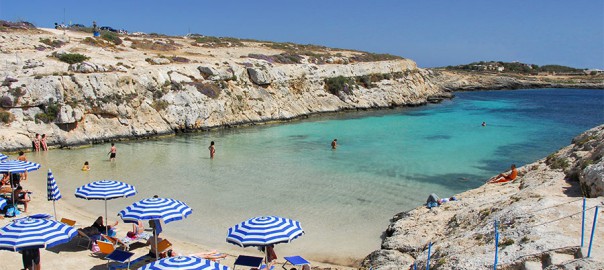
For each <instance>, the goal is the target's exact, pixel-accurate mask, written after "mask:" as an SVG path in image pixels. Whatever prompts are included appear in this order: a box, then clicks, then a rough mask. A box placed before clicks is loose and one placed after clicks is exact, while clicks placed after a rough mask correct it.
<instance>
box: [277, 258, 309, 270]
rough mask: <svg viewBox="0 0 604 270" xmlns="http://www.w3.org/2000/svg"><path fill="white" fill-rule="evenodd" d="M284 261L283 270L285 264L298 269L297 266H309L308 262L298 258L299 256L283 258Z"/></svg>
mask: <svg viewBox="0 0 604 270" xmlns="http://www.w3.org/2000/svg"><path fill="white" fill-rule="evenodd" d="M283 258H284V259H285V263H284V264H283V266H282V267H283V269H287V268H285V265H286V264H288V263H289V264H291V265H293V266H294V267H298V266H302V267H304V265H308V266H310V262H308V261H307V260H306V259H304V258H302V257H300V256H290V257H283Z"/></svg>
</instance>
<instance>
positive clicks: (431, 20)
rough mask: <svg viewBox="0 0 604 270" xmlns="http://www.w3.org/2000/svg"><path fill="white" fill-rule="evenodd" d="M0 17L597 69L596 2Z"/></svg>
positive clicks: (166, 9) (61, 11)
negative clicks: (94, 22)
mask: <svg viewBox="0 0 604 270" xmlns="http://www.w3.org/2000/svg"><path fill="white" fill-rule="evenodd" d="M0 19H1V20H8V21H16V20H24V21H29V22H31V23H34V24H35V25H36V26H38V27H53V25H54V23H55V22H58V23H61V22H63V21H64V22H65V23H67V24H68V23H70V22H71V23H80V24H84V25H86V26H90V25H91V24H92V21H96V22H97V23H98V25H99V26H111V27H113V28H116V29H125V30H128V31H131V32H136V31H141V32H146V33H162V34H168V35H185V34H187V33H199V34H203V35H208V36H219V37H237V38H248V39H257V40H267V41H277V42H294V43H300V44H315V45H323V46H328V47H335V48H344V49H354V50H361V51H368V52H372V53H388V54H393V55H399V56H402V57H405V58H409V59H412V60H414V61H416V62H417V63H418V66H420V67H439V66H448V65H459V64H467V63H470V62H475V61H491V60H493V61H504V62H512V61H519V62H523V63H529V64H537V65H547V64H559V65H566V66H571V67H576V68H597V69H604V0H572V1H561V0H547V1H546V0H532V1H529V0H505V1H504V0H489V1H481V0H457V1H445V0H440V1H437V0H425V1H407V0H382V1H380V0H374V1H367V0H363V1H361V0H347V1H346V0H255V1H250V0H241V1H239V0H238V1H229V0H220V1H216V0H215V1H205V0H197V1H194V0H182V1H179V0H172V1H166V0H163V1H156V0H146V1H140V0H133V1H114V0H103V1H81V0H80V1H61V0H54V1H47V0H44V1H37V0H28V1H23V0H20V1H17V0H0Z"/></svg>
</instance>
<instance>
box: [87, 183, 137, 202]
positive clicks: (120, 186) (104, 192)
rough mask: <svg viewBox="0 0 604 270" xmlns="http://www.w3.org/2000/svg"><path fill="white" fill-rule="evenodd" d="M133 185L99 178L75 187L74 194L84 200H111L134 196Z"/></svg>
mask: <svg viewBox="0 0 604 270" xmlns="http://www.w3.org/2000/svg"><path fill="white" fill-rule="evenodd" d="M135 194H136V189H135V188H134V186H133V185H130V184H126V183H123V182H120V181H114V180H100V181H96V182H92V183H88V184H86V185H83V186H81V187H79V188H77V189H76V191H75V196H76V197H78V198H81V199H86V200H111V199H116V198H126V197H130V196H134V195H135Z"/></svg>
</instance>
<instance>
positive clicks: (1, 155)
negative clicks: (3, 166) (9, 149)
mask: <svg viewBox="0 0 604 270" xmlns="http://www.w3.org/2000/svg"><path fill="white" fill-rule="evenodd" d="M7 159H8V157H7V156H6V155H4V154H2V153H0V161H4V160H7Z"/></svg>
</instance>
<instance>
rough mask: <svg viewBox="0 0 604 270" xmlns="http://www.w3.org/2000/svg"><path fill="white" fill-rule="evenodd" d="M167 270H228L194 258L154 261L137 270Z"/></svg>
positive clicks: (185, 257) (222, 266) (184, 257)
mask: <svg viewBox="0 0 604 270" xmlns="http://www.w3.org/2000/svg"><path fill="white" fill-rule="evenodd" d="M169 269H184V270H229V269H230V268H229V267H228V266H224V265H222V264H219V263H217V262H213V261H210V260H206V259H202V258H199V257H195V256H178V257H170V258H165V259H161V260H158V261H154V262H152V263H149V264H147V265H144V266H143V267H141V268H139V269H138V270H169Z"/></svg>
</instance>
